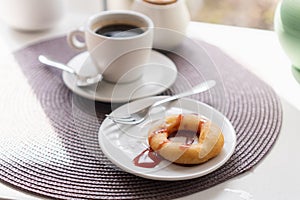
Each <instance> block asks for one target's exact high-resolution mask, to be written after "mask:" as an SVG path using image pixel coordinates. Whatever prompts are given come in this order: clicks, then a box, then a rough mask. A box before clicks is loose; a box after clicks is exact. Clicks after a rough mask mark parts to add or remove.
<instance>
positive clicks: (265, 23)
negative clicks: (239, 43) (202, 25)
mask: <svg viewBox="0 0 300 200" xmlns="http://www.w3.org/2000/svg"><path fill="white" fill-rule="evenodd" d="M278 2H279V0H187V5H188V7H189V10H190V13H191V17H192V20H193V21H201V22H209V23H217V24H225V25H234V26H242V27H251V28H259V29H267V30H272V29H273V16H274V12H275V8H276V6H277V3H278Z"/></svg>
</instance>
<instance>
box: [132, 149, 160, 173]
mask: <svg viewBox="0 0 300 200" xmlns="http://www.w3.org/2000/svg"><path fill="white" fill-rule="evenodd" d="M144 156H145V157H147V158H150V159H151V160H152V162H143V161H141V158H142V157H144ZM161 160H162V158H161V157H160V156H159V155H158V154H157V152H155V151H153V149H151V148H150V147H149V148H147V149H145V150H144V151H142V152H141V153H140V154H139V155H137V157H135V158H134V159H133V163H134V165H135V166H138V167H143V168H154V167H155V166H157V165H158V164H159V163H160V161H161Z"/></svg>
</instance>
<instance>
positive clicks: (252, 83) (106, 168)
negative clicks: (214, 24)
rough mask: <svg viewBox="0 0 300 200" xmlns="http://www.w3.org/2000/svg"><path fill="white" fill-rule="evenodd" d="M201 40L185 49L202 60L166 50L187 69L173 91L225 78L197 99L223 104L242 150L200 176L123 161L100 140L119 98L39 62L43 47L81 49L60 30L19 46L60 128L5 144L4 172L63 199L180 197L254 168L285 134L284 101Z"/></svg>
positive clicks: (18, 183) (14, 181)
mask: <svg viewBox="0 0 300 200" xmlns="http://www.w3.org/2000/svg"><path fill="white" fill-rule="evenodd" d="M198 44H199V46H201V48H199V49H197V48H196V49H195V48H192V47H191V46H190V45H189V44H184V45H183V46H182V47H181V49H179V51H178V52H180V53H182V55H188V56H190V61H195V62H196V64H195V63H193V62H187V60H185V59H183V57H181V56H178V55H176V54H172V53H167V54H166V55H167V56H169V57H170V58H171V59H172V60H173V61H174V62H175V63H176V65H177V67H178V71H179V74H180V77H179V78H178V81H176V82H175V84H174V85H173V86H172V88H170V90H168V91H167V92H166V94H169V93H177V92H181V91H183V90H184V89H185V86H184V84H182V80H183V79H184V80H188V82H189V84H196V83H198V82H201V81H203V80H205V79H210V78H218V80H219V83H222V84H219V87H216V88H214V89H213V90H212V91H211V92H210V93H209V95H207V94H206V93H205V94H199V95H196V96H194V97H193V98H196V99H198V100H200V101H203V102H206V103H208V104H210V105H211V106H213V107H215V108H216V109H218V110H219V111H221V112H222V113H223V114H224V115H226V116H227V117H228V119H229V120H230V121H231V122H232V124H233V126H234V128H235V130H236V132H237V147H236V150H235V152H234V154H233V156H232V157H231V158H230V160H229V161H228V162H227V163H226V164H225V165H224V166H222V167H221V168H219V169H218V170H216V171H215V172H213V173H210V174H208V175H206V176H203V177H200V178H196V179H192V180H186V181H174V182H167V181H152V180H147V179H144V178H140V177H137V176H134V175H132V174H129V173H126V172H124V171H122V170H120V169H118V168H117V167H115V166H114V165H113V164H112V163H111V162H110V161H109V160H108V159H107V158H106V157H105V156H104V154H103V153H102V152H101V149H100V148H99V145H98V129H99V127H100V125H101V122H102V120H103V119H104V117H105V116H104V114H106V113H109V112H110V111H111V105H110V104H107V103H100V102H92V101H90V100H86V99H83V98H81V97H78V96H76V95H74V94H73V93H72V92H71V91H70V90H68V89H67V88H66V87H65V85H64V84H63V81H62V78H61V72H60V71H58V70H52V69H51V70H50V69H49V68H45V67H42V66H41V64H40V63H39V62H38V61H37V56H38V55H39V54H47V55H50V56H51V57H53V58H55V59H57V60H59V61H62V62H67V61H68V60H69V59H70V58H72V57H73V56H74V55H75V54H76V53H78V52H74V51H73V50H71V49H70V48H69V47H68V45H67V43H66V39H65V37H59V38H55V39H51V40H47V41H43V42H40V43H36V44H33V45H31V46H27V47H25V48H23V49H21V50H19V51H17V52H16V53H15V56H16V59H17V61H18V62H19V64H20V67H21V69H22V71H23V72H24V74H25V76H26V77H27V79H28V83H29V84H30V86H31V87H32V89H33V90H34V92H35V95H36V97H37V99H38V101H39V103H40V104H41V106H42V108H43V110H44V112H45V114H46V116H47V118H48V119H49V121H50V123H51V126H52V127H53V128H54V130H55V134H53V133H50V132H49V133H47V132H44V133H40V134H42V135H43V136H44V138H45V140H46V145H45V141H44V143H43V145H42V144H41V141H39V140H37V139H36V138H34V137H35V136H36V134H37V133H35V136H34V135H33V136H30V134H28V135H29V136H28V138H26V139H22V140H16V141H15V142H16V143H15V144H14V145H11V146H8V145H6V146H5V148H3V146H2V145H0V165H1V174H0V179H1V180H2V181H4V182H6V183H9V184H11V185H13V186H15V187H17V188H19V189H22V190H25V191H29V192H33V193H36V194H40V195H44V196H47V197H52V198H60V199H97V198H98V199H104V198H105V199H107V198H115V199H134V198H140V199H172V198H178V197H183V196H186V195H190V194H192V193H195V192H199V191H201V190H204V189H206V188H209V187H212V186H214V185H216V184H219V183H222V182H224V181H226V180H228V179H230V178H232V177H234V176H237V175H239V174H241V173H243V172H245V171H247V170H249V169H250V168H252V167H253V166H254V165H256V164H257V163H258V162H259V161H261V159H262V158H263V157H264V156H265V155H266V154H267V152H268V151H269V150H270V148H271V147H272V145H273V144H274V142H275V140H276V138H277V136H278V134H279V131H280V127H281V121H282V110H281V105H280V101H279V99H278V97H277V96H276V94H275V93H274V91H273V90H272V89H271V88H270V87H269V86H268V85H266V84H265V83H264V82H262V81H261V80H260V79H258V78H257V77H256V76H254V75H253V74H251V73H250V72H249V71H247V70H246V69H245V68H243V67H242V66H241V65H240V64H238V63H237V62H235V61H234V60H232V59H231V58H230V57H228V56H227V55H226V54H224V53H223V52H222V51H221V50H219V49H218V48H217V47H214V46H211V45H209V44H206V43H204V42H201V41H198ZM62 52H63V53H62ZM207 54H209V55H210V56H211V58H212V60H213V62H214V64H215V68H214V73H210V71H211V68H209V66H207V64H208V63H207V62H206V61H205V59H203V58H205V57H207ZM195 71H196V72H197V73H194V72H195ZM199 74H200V75H199ZM216 74H217V75H216ZM214 76H216V77H214ZM24 99H26V98H24ZM24 105H26V104H24ZM31 112H34V111H32V110H30V108H26V107H24V113H26V115H27V116H30V113H31ZM22 113H23V111H22V112H20V114H22ZM91 113H96V115H95V114H91ZM27 116H24V120H27V119H26V118H27ZM24 131H25V130H24ZM20 134H22V133H20ZM16 146H22V148H15V147H16Z"/></svg>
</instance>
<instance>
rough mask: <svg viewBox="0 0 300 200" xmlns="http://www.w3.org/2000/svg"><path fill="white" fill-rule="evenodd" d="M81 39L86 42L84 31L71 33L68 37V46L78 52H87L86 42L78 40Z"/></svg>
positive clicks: (78, 30)
mask: <svg viewBox="0 0 300 200" xmlns="http://www.w3.org/2000/svg"><path fill="white" fill-rule="evenodd" d="M78 38H81V39H83V40H84V31H83V30H82V29H81V28H79V29H77V30H74V31H71V32H70V33H69V34H68V36H67V41H68V44H69V45H70V46H71V47H73V48H74V49H78V50H86V44H85V42H82V41H80V40H78Z"/></svg>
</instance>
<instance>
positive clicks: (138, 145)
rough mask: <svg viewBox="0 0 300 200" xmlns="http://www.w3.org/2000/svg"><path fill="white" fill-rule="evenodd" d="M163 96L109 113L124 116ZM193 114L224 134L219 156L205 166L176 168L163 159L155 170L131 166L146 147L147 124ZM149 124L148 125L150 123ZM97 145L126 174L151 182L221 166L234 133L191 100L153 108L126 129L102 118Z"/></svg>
mask: <svg viewBox="0 0 300 200" xmlns="http://www.w3.org/2000/svg"><path fill="white" fill-rule="evenodd" d="M161 98H165V97H150V98H145V99H141V100H137V101H134V102H131V103H129V104H125V105H123V106H121V107H119V108H118V109H116V110H114V111H113V113H111V114H124V113H127V112H132V111H133V110H135V109H139V108H142V107H144V106H145V105H149V104H151V103H153V102H154V101H157V100H158V99H161ZM179 113H197V114H200V115H202V116H204V117H206V118H208V119H210V120H211V121H212V122H214V123H215V124H217V125H218V126H219V127H220V128H221V129H222V132H223V134H224V138H225V143H224V147H223V149H222V151H221V153H220V154H219V155H218V156H217V157H215V158H213V159H211V160H209V161H208V162H206V163H203V164H200V165H194V166H180V165H176V164H172V163H170V162H169V161H166V160H163V161H162V162H160V163H159V164H158V165H157V166H156V167H155V168H142V167H138V166H135V165H134V163H133V159H134V158H135V157H136V156H137V155H139V154H140V153H141V152H142V151H143V150H145V149H147V148H148V147H149V145H148V142H147V136H148V130H149V127H150V126H151V123H152V122H154V121H157V119H163V118H164V117H165V116H166V115H169V114H179ZM151 121H152V122H151ZM99 144H100V147H101V149H102V151H103V152H104V154H105V155H106V156H107V157H108V158H109V159H110V160H111V161H112V162H113V163H114V164H115V165H117V166H118V167H119V168H121V169H123V170H124V171H126V172H129V173H132V174H135V175H137V176H141V177H144V178H149V179H154V180H168V181H173V180H185V179H191V178H196V177H200V176H203V175H205V174H208V173H210V172H212V171H214V170H216V169H217V168H219V167H221V166H222V165H223V164H224V163H225V162H226V161H227V160H228V159H229V158H230V156H231V155H232V154H233V152H234V149H235V145H236V134H235V131H234V128H233V127H232V125H231V123H230V122H229V120H228V119H227V118H226V117H225V116H224V115H223V114H221V113H220V112H219V111H217V110H215V109H214V108H212V107H210V106H208V105H206V104H204V103H201V102H199V101H195V100H192V99H181V100H178V101H175V102H172V103H170V104H169V105H168V107H159V108H155V109H154V110H153V112H151V114H150V116H149V117H148V119H147V120H146V121H145V122H143V123H142V124H139V125H135V126H129V125H120V124H115V123H114V122H112V121H111V120H110V119H108V118H106V119H105V120H104V121H103V123H102V125H101V127H100V129H99Z"/></svg>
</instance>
